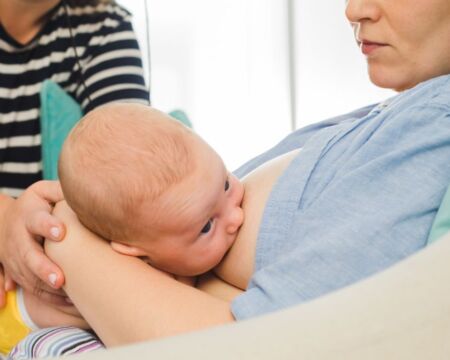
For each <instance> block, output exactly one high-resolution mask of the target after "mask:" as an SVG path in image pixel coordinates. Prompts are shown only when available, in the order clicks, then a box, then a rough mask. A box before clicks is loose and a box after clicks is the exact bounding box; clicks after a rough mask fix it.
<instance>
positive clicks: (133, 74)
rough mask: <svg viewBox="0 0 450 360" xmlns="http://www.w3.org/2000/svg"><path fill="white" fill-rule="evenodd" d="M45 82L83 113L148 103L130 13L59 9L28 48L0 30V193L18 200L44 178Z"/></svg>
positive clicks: (111, 8) (110, 8)
mask: <svg viewBox="0 0 450 360" xmlns="http://www.w3.org/2000/svg"><path fill="white" fill-rule="evenodd" d="M68 18H69V21H70V24H71V28H72V34H73V37H74V41H72V39H71V36H70V31H69V27H68ZM74 46H75V48H76V54H75V51H74ZM76 55H78V58H79V63H80V64H81V72H82V74H83V78H84V81H85V84H86V86H87V89H85V87H84V85H83V83H82V80H81V79H82V77H81V75H80V70H79V66H78V62H77V58H76ZM46 79H50V80H52V81H54V82H56V83H58V84H59V85H60V86H61V87H62V88H63V89H64V90H65V91H66V92H67V93H69V94H70V95H71V96H72V97H73V98H74V99H75V100H76V101H77V102H78V103H79V104H80V105H81V106H82V108H83V111H84V112H87V111H89V110H90V109H92V108H94V107H97V106H99V105H101V104H104V103H107V102H111V101H118V100H126V101H138V102H143V103H148V102H149V94H148V91H147V89H146V87H145V82H144V76H143V68H142V61H141V58H140V51H139V47H138V43H137V40H136V36H135V34H134V32H133V29H132V25H131V15H130V13H128V12H127V11H126V10H125V9H123V8H122V7H120V6H118V5H115V4H99V5H97V6H83V7H76V6H71V7H69V8H68V16H67V15H66V12H65V8H64V6H63V5H62V4H61V3H60V4H59V5H57V6H56V7H55V8H54V9H52V10H51V12H50V14H49V20H48V22H47V23H46V25H45V26H44V27H43V29H42V30H41V31H40V32H39V34H38V35H37V36H36V37H35V38H34V39H33V40H32V41H30V42H29V43H28V44H25V45H22V44H20V43H18V42H17V41H16V40H14V39H13V38H12V37H11V36H10V35H9V34H8V33H7V32H6V31H5V29H4V28H3V27H2V26H1V24H0V193H4V194H8V195H10V196H18V195H20V193H21V192H22V191H23V189H25V188H26V187H28V186H29V185H31V184H32V183H34V182H36V181H38V180H40V179H42V162H41V134H40V123H39V114H40V99H39V92H40V89H41V84H42V82H43V81H44V80H46ZM89 99H90V100H91V101H92V102H90V101H89Z"/></svg>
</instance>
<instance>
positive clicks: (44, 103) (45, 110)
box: [40, 80, 83, 180]
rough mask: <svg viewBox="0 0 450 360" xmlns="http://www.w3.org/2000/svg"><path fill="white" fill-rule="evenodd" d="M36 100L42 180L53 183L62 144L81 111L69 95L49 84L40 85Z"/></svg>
mask: <svg viewBox="0 0 450 360" xmlns="http://www.w3.org/2000/svg"><path fill="white" fill-rule="evenodd" d="M40 98H41V119H40V121H41V143H42V146H41V149H42V173H43V178H44V179H45V180H56V179H57V178H58V158H59V154H60V152H61V148H62V144H63V142H64V140H65V139H66V137H67V135H68V134H69V132H70V130H71V129H72V128H73V127H74V125H75V124H76V123H77V122H78V120H80V119H81V117H82V116H83V111H82V110H81V107H80V105H79V104H78V103H77V102H76V101H75V100H74V99H73V98H72V97H71V96H70V95H69V94H67V93H66V92H65V91H64V90H63V89H62V88H61V87H60V86H59V85H58V84H56V83H55V82H53V81H50V80H46V81H44V82H43V84H42V88H41V92H40Z"/></svg>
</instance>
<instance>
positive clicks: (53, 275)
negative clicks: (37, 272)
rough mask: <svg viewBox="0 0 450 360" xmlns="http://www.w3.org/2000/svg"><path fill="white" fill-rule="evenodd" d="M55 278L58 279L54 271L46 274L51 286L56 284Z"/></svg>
mask: <svg viewBox="0 0 450 360" xmlns="http://www.w3.org/2000/svg"><path fill="white" fill-rule="evenodd" d="M57 279H58V276H56V274H55V273H51V274H50V275H49V276H48V281H49V282H50V284H52V285H53V286H55V285H56V280H57Z"/></svg>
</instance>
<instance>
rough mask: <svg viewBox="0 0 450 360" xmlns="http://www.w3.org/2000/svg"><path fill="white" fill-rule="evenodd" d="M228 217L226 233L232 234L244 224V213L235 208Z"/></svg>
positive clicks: (237, 207) (239, 208) (240, 209)
mask: <svg viewBox="0 0 450 360" xmlns="http://www.w3.org/2000/svg"><path fill="white" fill-rule="evenodd" d="M228 216H229V217H228V225H227V232H228V233H229V234H234V233H235V232H236V231H238V229H239V228H240V227H241V225H242V223H243V222H244V211H243V210H242V208H241V207H240V206H236V207H233V209H232V210H231V212H230V214H229V215H228Z"/></svg>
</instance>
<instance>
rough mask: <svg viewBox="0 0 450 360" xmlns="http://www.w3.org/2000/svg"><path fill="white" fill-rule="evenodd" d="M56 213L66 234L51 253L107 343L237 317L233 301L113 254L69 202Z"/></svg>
mask: <svg viewBox="0 0 450 360" xmlns="http://www.w3.org/2000/svg"><path fill="white" fill-rule="evenodd" d="M55 211H56V214H57V216H59V217H60V218H61V219H63V221H65V223H66V226H67V235H66V237H65V239H64V241H62V242H60V243H56V242H47V243H46V252H47V254H48V255H49V256H50V257H51V258H52V259H53V260H54V261H55V262H56V263H57V264H58V265H59V266H61V268H62V269H63V271H64V273H65V277H66V284H65V290H66V292H67V294H68V295H69V296H70V298H71V299H72V301H73V302H74V304H75V305H76V306H77V308H78V309H79V311H80V312H81V314H82V315H83V316H84V318H85V319H86V320H87V321H88V323H89V324H90V325H91V326H92V328H93V329H94V330H95V331H96V333H97V334H98V335H99V336H100V338H101V339H102V340H103V341H104V342H105V344H106V345H107V346H113V345H120V344H126V343H131V342H136V341H141V340H147V339H153V338H157V337H164V336H170V335H175V334H178V333H182V332H187V331H192V330H196V329H201V328H205V327H208V326H212V325H216V324H222V323H225V322H230V321H233V317H232V315H231V312H230V307H229V303H228V302H226V301H222V300H219V299H216V298H214V297H212V296H210V295H208V294H205V293H203V292H201V291H199V290H198V289H195V288H192V287H189V286H186V285H184V284H181V283H179V282H177V281H176V280H174V279H173V278H171V277H169V276H167V275H165V274H164V273H162V272H160V271H158V270H156V269H154V268H152V267H150V266H149V265H147V264H145V263H144V262H142V261H141V260H139V259H136V258H133V257H128V256H124V255H120V254H118V253H116V252H114V251H113V250H112V249H111V247H110V246H109V244H108V243H107V242H105V241H103V240H101V239H99V238H98V237H96V236H95V235H93V234H92V233H90V232H89V231H88V230H86V229H85V228H84V227H83V226H82V225H81V224H80V223H79V222H78V221H77V219H76V217H75V215H74V214H73V212H71V210H70V209H69V208H68V207H67V205H66V204H65V203H64V204H58V206H57V208H56V210H55Z"/></svg>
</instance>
